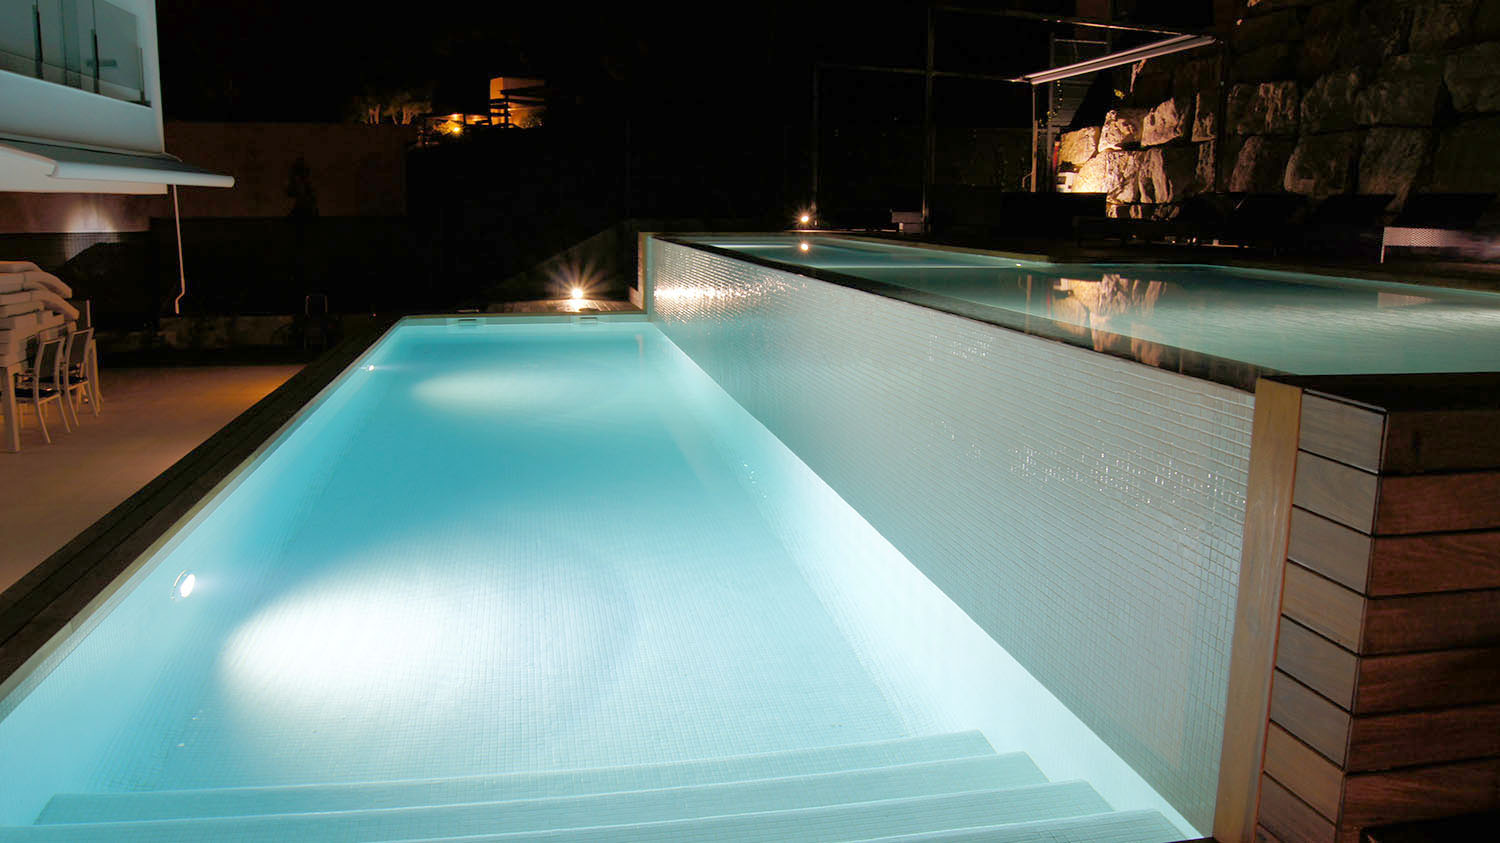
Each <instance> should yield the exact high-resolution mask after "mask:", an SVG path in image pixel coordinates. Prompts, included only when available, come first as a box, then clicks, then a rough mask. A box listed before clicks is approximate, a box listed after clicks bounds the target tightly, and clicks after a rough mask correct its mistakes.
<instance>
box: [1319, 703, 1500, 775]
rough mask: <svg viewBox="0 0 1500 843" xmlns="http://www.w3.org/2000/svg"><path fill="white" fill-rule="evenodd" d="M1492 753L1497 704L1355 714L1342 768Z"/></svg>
mask: <svg viewBox="0 0 1500 843" xmlns="http://www.w3.org/2000/svg"><path fill="white" fill-rule="evenodd" d="M1299 734H1300V733H1299ZM1495 755H1500V705H1481V706H1465V707H1463V708H1446V709H1435V710H1429V711H1406V712H1401V713H1399V714H1376V715H1370V716H1366V717H1356V718H1354V719H1353V721H1352V723H1351V724H1350V728H1349V750H1348V760H1347V762H1346V763H1345V765H1344V766H1345V769H1347V770H1351V771H1357V770H1384V769H1389V768H1391V767H1409V766H1415V765H1419V764H1432V763H1436V762H1444V761H1461V760H1465V759H1472V758H1487V757H1490V756H1495Z"/></svg>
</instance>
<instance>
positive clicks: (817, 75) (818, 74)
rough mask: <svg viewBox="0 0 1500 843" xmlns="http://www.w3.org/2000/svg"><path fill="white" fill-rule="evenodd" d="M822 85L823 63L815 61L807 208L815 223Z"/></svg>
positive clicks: (816, 219) (820, 138) (816, 214)
mask: <svg viewBox="0 0 1500 843" xmlns="http://www.w3.org/2000/svg"><path fill="white" fill-rule="evenodd" d="M822 86H823V68H822V66H821V65H818V64H816V63H814V64H813V73H812V155H811V158H812V207H810V208H808V209H807V212H808V213H809V214H811V215H812V218H813V222H814V223H817V221H818V143H819V141H820V140H822V136H821V135H820V134H819V131H820V130H819V128H818V118H819V111H818V109H819V105H818V92H819V90H820V89H821V88H822Z"/></svg>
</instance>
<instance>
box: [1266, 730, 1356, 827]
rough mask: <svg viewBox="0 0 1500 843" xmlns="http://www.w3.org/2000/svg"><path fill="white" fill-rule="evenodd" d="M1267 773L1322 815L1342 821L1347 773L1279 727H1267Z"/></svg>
mask: <svg viewBox="0 0 1500 843" xmlns="http://www.w3.org/2000/svg"><path fill="white" fill-rule="evenodd" d="M1265 770H1266V772H1267V773H1268V774H1270V776H1271V777H1272V778H1274V779H1275V780H1276V781H1278V782H1280V783H1281V785H1282V786H1283V787H1285V788H1286V789H1287V790H1289V791H1291V792H1292V793H1293V794H1295V795H1296V796H1297V797H1298V798H1299V799H1301V800H1302V801H1304V802H1306V803H1307V804H1309V805H1311V806H1312V807H1313V808H1314V809H1315V810H1316V811H1317V812H1318V813H1319V814H1322V815H1323V816H1324V817H1326V818H1328V819H1330V820H1332V819H1334V818H1336V817H1338V815H1339V800H1340V798H1341V796H1342V794H1343V784H1344V772H1343V771H1342V770H1340V769H1339V768H1338V766H1337V765H1335V764H1334V763H1333V762H1332V761H1329V760H1328V759H1327V758H1324V757H1323V756H1321V755H1319V754H1318V753H1317V752H1316V751H1315V750H1314V749H1313V748H1312V747H1310V746H1308V745H1307V744H1305V743H1303V742H1302V741H1299V740H1297V739H1296V738H1295V737H1293V736H1292V734H1291V733H1290V732H1288V731H1287V730H1285V729H1283V728H1281V727H1280V726H1278V725H1276V724H1275V723H1272V724H1270V725H1269V726H1267V727H1266V767H1265Z"/></svg>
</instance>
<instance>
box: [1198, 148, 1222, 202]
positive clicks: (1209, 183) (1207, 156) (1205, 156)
mask: <svg viewBox="0 0 1500 843" xmlns="http://www.w3.org/2000/svg"><path fill="white" fill-rule="evenodd" d="M1218 147H1219V144H1218V142H1217V141H1208V142H1207V143H1200V144H1198V164H1197V166H1196V167H1194V168H1193V189H1194V190H1195V191H1197V192H1202V191H1205V190H1213V189H1214V184H1215V181H1214V176H1215V175H1216V174H1217V172H1218V167H1219V159H1218V157H1217V154H1218V151H1219V149H1218Z"/></svg>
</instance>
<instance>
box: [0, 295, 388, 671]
mask: <svg viewBox="0 0 1500 843" xmlns="http://www.w3.org/2000/svg"><path fill="white" fill-rule="evenodd" d="M395 322H396V319H395V318H394V317H391V318H386V319H381V320H380V321H378V322H377V323H376V324H374V325H372V326H371V327H369V328H367V329H366V330H364V331H362V332H360V333H358V334H356V335H354V336H352V337H349V338H348V339H346V340H344V341H343V342H341V343H340V344H338V345H337V346H335V347H333V348H332V349H330V350H329V351H328V352H327V353H325V354H324V355H322V356H321V357H319V358H318V359H316V360H314V361H313V362H312V363H309V364H308V365H307V366H306V367H304V368H303V369H302V370H301V371H299V372H298V373H296V374H295V375H293V376H292V377H291V378H289V379H288V380H287V381H286V383H284V384H282V385H281V386H280V387H278V388H277V389H276V390H275V391H274V392H272V393H271V394H270V395H267V396H266V397H265V398H262V399H261V400H260V401H258V402H256V403H255V405H253V406H252V407H250V409H248V410H246V411H245V412H243V413H241V414H240V415H239V416H237V417H236V418H235V419H234V420H233V421H231V422H230V423H229V424H227V425H225V426H224V427H223V429H221V430H220V431H219V432H218V433H215V434H214V435H213V436H211V437H209V438H208V440H207V441H205V442H204V443H203V444H201V445H199V446H198V447H196V448H194V449H193V450H192V451H190V452H189V453H188V454H187V456H185V457H183V458H182V459H180V460H178V461H177V462H176V463H174V464H173V465H172V466H171V467H170V468H168V469H167V470H166V471H164V472H162V473H161V474H160V475H158V476H157V477H156V478H155V479H154V480H152V481H151V482H150V483H147V484H146V485H145V487H143V488H142V489H141V490H140V491H138V492H136V493H135V494H134V495H131V496H130V497H129V498H127V499H126V500H125V501H124V502H123V503H121V504H120V505H119V506H117V507H115V508H114V509H112V510H110V511H109V513H108V514H106V515H105V516H104V517H103V518H100V519H99V520H98V521H96V522H94V524H93V525H91V526H90V527H89V528H88V529H86V530H84V531H83V532H82V533H80V534H78V535H77V536H76V537H74V539H73V540H72V541H70V542H68V543H67V544H66V545H64V546H63V547H62V549H61V550H59V551H57V552H56V553H54V554H52V555H51V556H49V557H47V559H46V560H44V561H43V562H42V563H41V564H39V565H37V566H36V567H35V568H33V569H32V570H31V571H30V572H29V573H27V574H26V575H25V576H23V577H21V579H20V580H18V581H16V582H15V583H14V584H13V585H11V587H10V588H8V589H6V590H5V591H4V592H3V593H0V684H3V683H5V682H6V680H7V679H9V678H11V676H12V674H14V673H16V671H18V670H20V668H21V667H22V665H24V664H26V662H27V660H28V659H30V658H31V657H32V656H33V655H35V654H36V653H37V652H39V651H40V650H42V649H43V648H44V647H45V646H46V645H47V643H48V642H49V641H51V640H53V638H54V637H55V636H56V635H57V634H58V633H59V632H63V631H65V630H66V629H68V628H69V627H70V626H72V625H73V624H74V623H75V618H77V617H78V615H79V613H80V612H82V611H83V610H84V609H85V608H86V607H87V606H88V605H89V604H90V603H91V602H92V601H94V600H95V599H96V598H97V597H99V596H100V595H101V594H104V593H105V592H107V591H108V590H109V588H110V586H111V584H112V583H114V582H115V581H116V580H117V579H118V578H119V577H120V576H121V574H123V573H125V572H126V571H128V570H129V569H130V568H131V566H132V565H133V564H134V563H135V562H136V560H137V559H138V558H139V557H140V555H141V554H142V553H144V552H146V550H148V549H149V548H150V547H151V546H152V545H153V544H154V543H155V542H157V541H158V540H159V539H161V538H162V537H163V536H165V535H167V534H168V533H169V532H170V531H171V530H172V528H173V527H174V526H175V525H176V524H177V523H178V521H180V520H181V519H182V518H183V517H184V516H186V515H188V514H189V513H191V512H192V511H193V509H194V508H195V507H196V506H197V505H198V504H199V503H200V502H202V501H203V500H204V499H205V498H206V497H207V496H208V495H209V493H211V492H212V491H213V490H214V489H215V488H216V487H217V486H218V485H219V483H220V482H222V481H223V480H224V479H225V478H228V477H230V476H231V475H232V474H233V473H234V472H235V471H236V470H237V469H238V468H239V467H240V466H241V465H242V464H244V462H245V461H246V460H247V459H249V458H250V457H251V456H252V455H253V454H254V453H255V451H256V450H257V449H259V448H260V447H261V446H262V445H264V444H265V443H267V442H269V441H270V440H271V439H272V438H273V437H274V436H275V435H276V434H277V432H278V431H280V430H281V429H282V427H284V426H285V425H286V424H287V422H289V421H291V420H292V419H293V418H294V417H295V416H296V415H297V413H299V412H300V411H301V410H302V408H303V407H304V406H306V405H307V404H308V402H310V401H312V400H313V399H314V398H316V397H317V396H318V394H319V393H320V392H322V391H323V389H324V388H325V387H327V386H328V385H329V384H331V383H333V381H334V380H335V379H337V378H338V376H339V375H340V374H341V373H343V372H344V370H346V369H347V368H348V367H349V366H350V364H352V363H353V362H354V361H355V360H356V359H357V358H359V356H360V355H361V354H363V353H364V352H365V351H366V350H367V349H369V348H370V347H371V346H372V345H374V344H375V342H376V340H378V339H380V337H382V336H384V335H385V333H386V332H387V331H388V330H389V329H390V328H391V326H392V325H394V324H395Z"/></svg>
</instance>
